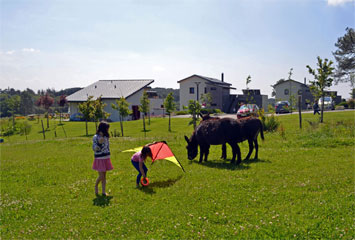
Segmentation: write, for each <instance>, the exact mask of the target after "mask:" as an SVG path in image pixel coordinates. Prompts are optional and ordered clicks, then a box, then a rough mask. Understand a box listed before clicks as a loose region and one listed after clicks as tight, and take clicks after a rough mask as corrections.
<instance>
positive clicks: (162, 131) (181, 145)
mask: <svg viewBox="0 0 355 240" xmlns="http://www.w3.org/2000/svg"><path fill="white" fill-rule="evenodd" d="M277 118H278V120H279V121H280V122H281V124H282V129H284V130H283V131H280V130H279V131H276V132H274V133H266V134H265V141H264V142H262V141H261V140H260V141H259V146H260V147H259V158H260V159H258V160H249V161H247V162H245V161H244V162H242V164H241V165H240V166H234V165H231V164H230V163H229V160H230V159H231V156H232V154H231V148H230V147H228V160H227V161H223V160H220V159H219V157H220V155H221V147H220V146H212V147H211V150H210V155H209V161H208V162H204V163H202V164H198V163H197V159H195V160H194V161H192V162H191V161H189V160H188V159H187V154H186V149H185V146H186V142H185V140H184V138H183V136H184V135H187V136H190V135H191V133H192V126H188V122H189V119H172V130H173V132H168V131H167V129H168V119H167V118H165V119H161V118H154V119H151V124H150V125H149V126H148V125H147V128H148V130H149V131H148V132H146V137H145V136H144V132H143V131H142V121H131V122H125V123H124V130H125V137H118V138H111V140H110V145H111V153H112V155H111V160H112V163H113V165H114V170H113V171H110V172H108V174H107V178H108V182H107V190H108V192H109V193H110V196H109V197H105V198H104V197H96V196H95V194H94V182H95V180H96V177H97V173H96V172H95V171H93V170H92V169H91V166H92V162H93V152H92V150H91V139H92V135H93V134H94V128H95V125H94V124H92V123H90V124H89V130H90V132H89V133H90V134H91V136H90V137H85V136H84V135H85V123H83V122H65V123H64V125H63V126H64V128H65V131H66V133H67V138H65V136H64V132H63V130H62V127H61V126H57V128H56V131H57V137H55V136H54V123H55V122H54V121H52V122H51V128H50V131H47V132H46V140H43V136H42V133H41V132H40V126H39V124H37V123H36V121H33V122H31V124H33V127H32V131H31V133H30V135H29V136H28V140H26V138H25V136H20V135H15V136H11V137H9V138H7V137H6V138H5V143H2V144H1V145H0V147H1V202H0V203H1V238H3V239H11V238H15V239H23V238H26V239H27V238H36V239H38V238H41V239H43V238H65V239H68V238H73V239H78V238H80V239H90V238H93V239H96V238H100V239H113V238H115V239H127V238H128V239H129V238H130V239H162V238H169V239H191V238H205V239H215V238H218V239H221V238H225V239H231V238H232V239H239V238H241V239H268V238H278V239H288V238H295V239H302V238H307V239H308V238H317V239H318V238H326V239H339V238H344V239H353V238H354V236H355V232H354V207H355V205H354V203H355V201H354V180H355V175H354V174H355V172H354V170H355V169H354V162H355V158H354V156H355V148H354V147H355V140H354V139H355V138H354V134H355V128H354V126H355V125H354V121H355V112H353V111H352V112H338V113H334V112H326V113H325V115H324V119H325V123H324V124H322V125H315V126H311V125H310V124H308V123H307V122H306V120H308V121H312V122H316V121H317V120H318V116H313V115H312V114H304V115H303V120H304V122H303V129H302V130H299V127H298V126H299V125H298V116H297V115H290V116H278V117H277ZM313 125H314V124H313ZM114 129H117V131H118V130H119V129H120V127H119V123H111V131H113V130H114ZM159 140H166V141H167V142H168V144H169V146H170V147H171V148H172V150H173V152H174V153H175V155H176V157H177V158H178V159H179V160H180V162H181V163H182V165H183V166H184V168H185V170H186V173H184V172H183V171H182V170H181V169H180V168H178V167H177V166H175V165H174V164H171V163H170V162H164V161H158V162H156V163H154V165H150V163H149V164H147V166H148V169H149V171H148V177H149V179H150V183H151V184H150V185H149V186H148V187H146V188H143V189H136V188H135V178H136V175H137V172H136V170H135V169H134V168H133V166H132V165H131V163H130V157H131V155H132V153H122V152H121V151H122V150H126V149H130V148H133V147H137V146H140V145H143V144H146V143H148V142H152V141H159ZM240 147H241V151H242V155H243V156H244V157H245V156H246V154H247V152H248V145H247V143H242V144H240ZM252 156H254V153H253V155H252Z"/></svg>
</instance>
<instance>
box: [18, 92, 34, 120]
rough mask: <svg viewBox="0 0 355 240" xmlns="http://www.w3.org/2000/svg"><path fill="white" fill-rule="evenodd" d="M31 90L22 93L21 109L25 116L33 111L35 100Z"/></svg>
mask: <svg viewBox="0 0 355 240" xmlns="http://www.w3.org/2000/svg"><path fill="white" fill-rule="evenodd" d="M27 89H28V88H27ZM30 91H32V90H30ZM30 91H28V90H26V91H23V92H22V93H21V94H20V97H21V106H20V108H21V110H20V111H21V113H22V114H23V115H24V116H26V115H27V114H29V113H31V112H32V108H33V100H32V95H31V92H30Z"/></svg>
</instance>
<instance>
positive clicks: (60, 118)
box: [59, 108, 62, 124]
mask: <svg viewBox="0 0 355 240" xmlns="http://www.w3.org/2000/svg"><path fill="white" fill-rule="evenodd" d="M59 111H60V112H59V123H60V124H62V108H60V109H59Z"/></svg>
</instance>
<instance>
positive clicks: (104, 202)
mask: <svg viewBox="0 0 355 240" xmlns="http://www.w3.org/2000/svg"><path fill="white" fill-rule="evenodd" d="M112 198H113V197H112V196H101V195H98V196H97V197H96V198H94V199H93V200H92V202H93V205H94V206H98V207H107V206H108V205H110V201H111V199H112Z"/></svg>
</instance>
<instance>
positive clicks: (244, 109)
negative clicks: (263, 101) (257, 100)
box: [237, 104, 259, 119]
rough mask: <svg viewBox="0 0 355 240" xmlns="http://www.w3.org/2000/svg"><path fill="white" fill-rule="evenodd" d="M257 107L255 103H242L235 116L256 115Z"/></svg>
mask: <svg viewBox="0 0 355 240" xmlns="http://www.w3.org/2000/svg"><path fill="white" fill-rule="evenodd" d="M258 112H259V107H258V105H256V104H244V105H242V106H241V107H240V108H239V109H238V112H237V118H238V119H240V118H244V117H250V116H252V117H258V116H259V115H258Z"/></svg>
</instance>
